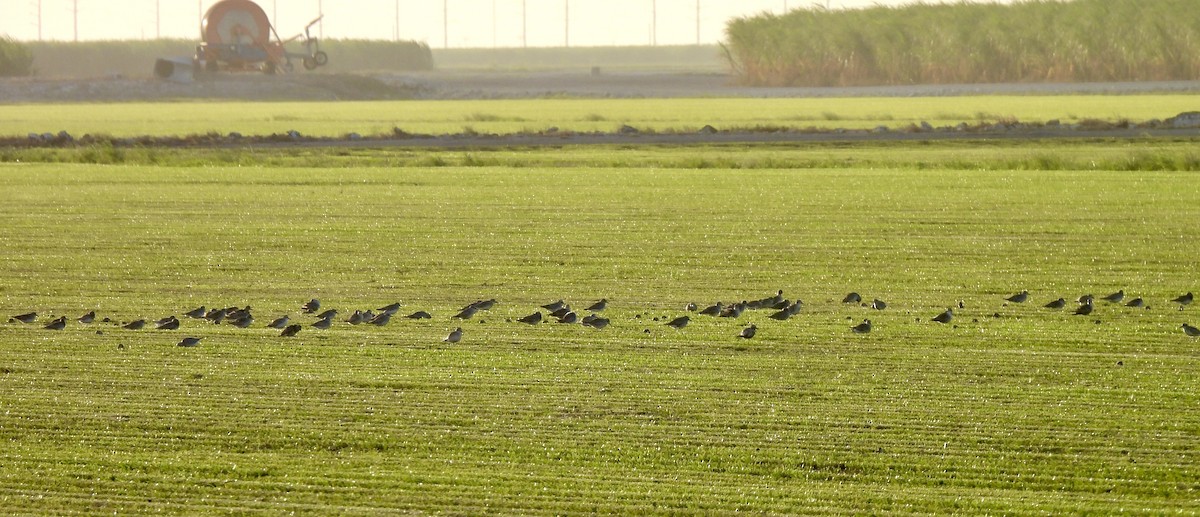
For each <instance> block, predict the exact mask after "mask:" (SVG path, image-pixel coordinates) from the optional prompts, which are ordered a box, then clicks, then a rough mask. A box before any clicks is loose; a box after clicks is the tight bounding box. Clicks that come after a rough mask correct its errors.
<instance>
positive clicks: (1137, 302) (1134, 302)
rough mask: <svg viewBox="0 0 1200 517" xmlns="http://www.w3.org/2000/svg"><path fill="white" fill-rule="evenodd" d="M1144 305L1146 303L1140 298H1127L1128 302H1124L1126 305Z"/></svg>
mask: <svg viewBox="0 0 1200 517" xmlns="http://www.w3.org/2000/svg"><path fill="white" fill-rule="evenodd" d="M1145 305H1146V302H1145V301H1143V300H1142V299H1141V298H1134V299H1132V300H1129V303H1126V304H1125V306H1126V307H1143V306H1145Z"/></svg>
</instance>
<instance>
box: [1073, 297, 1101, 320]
mask: <svg viewBox="0 0 1200 517" xmlns="http://www.w3.org/2000/svg"><path fill="white" fill-rule="evenodd" d="M1095 308H1096V306H1095V302H1093V301H1092V299H1091V298H1088V299H1087V301H1086V302H1083V303H1082V304H1080V305H1079V308H1078V309H1075V315H1076V316H1087V315H1088V314H1091V313H1092V310H1093V309H1095Z"/></svg>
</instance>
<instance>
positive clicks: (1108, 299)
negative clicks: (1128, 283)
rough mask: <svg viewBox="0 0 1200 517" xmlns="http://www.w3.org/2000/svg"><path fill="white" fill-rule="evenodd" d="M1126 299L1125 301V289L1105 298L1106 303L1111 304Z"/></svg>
mask: <svg viewBox="0 0 1200 517" xmlns="http://www.w3.org/2000/svg"><path fill="white" fill-rule="evenodd" d="M1124 299H1125V290H1124V289H1121V290H1120V291H1117V292H1115V293H1113V294H1110V295H1108V296H1105V297H1104V301H1106V302H1109V303H1118V302H1120V301H1121V300H1124Z"/></svg>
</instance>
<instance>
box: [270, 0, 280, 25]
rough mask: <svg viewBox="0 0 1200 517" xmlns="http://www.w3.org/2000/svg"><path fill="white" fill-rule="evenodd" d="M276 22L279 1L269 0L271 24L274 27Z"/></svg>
mask: <svg viewBox="0 0 1200 517" xmlns="http://www.w3.org/2000/svg"><path fill="white" fill-rule="evenodd" d="M277 23H279V2H278V1H277V0H271V26H272V27H274V26H275V24H277Z"/></svg>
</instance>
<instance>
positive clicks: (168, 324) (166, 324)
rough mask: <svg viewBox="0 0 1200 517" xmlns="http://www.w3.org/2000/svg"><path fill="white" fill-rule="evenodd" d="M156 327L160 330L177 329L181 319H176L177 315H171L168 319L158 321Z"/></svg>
mask: <svg viewBox="0 0 1200 517" xmlns="http://www.w3.org/2000/svg"><path fill="white" fill-rule="evenodd" d="M154 328H155V329H158V330H175V329H178V328H179V320H177V319H175V316H171V317H170V318H169V319H167V320H166V321H163V322H161V323H158V324H157V325H156V326H155V327H154Z"/></svg>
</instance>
